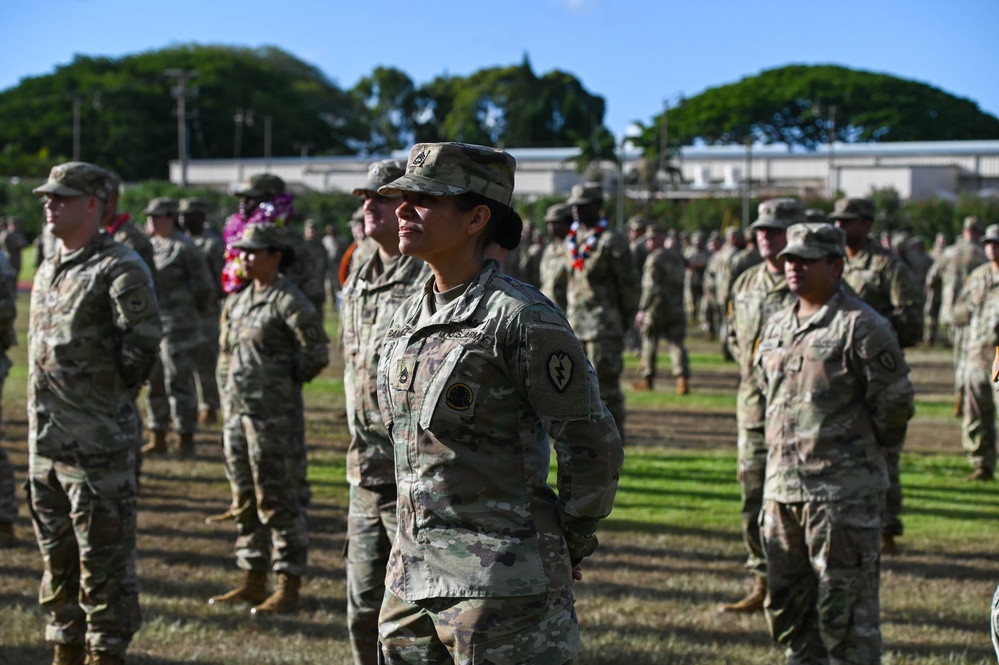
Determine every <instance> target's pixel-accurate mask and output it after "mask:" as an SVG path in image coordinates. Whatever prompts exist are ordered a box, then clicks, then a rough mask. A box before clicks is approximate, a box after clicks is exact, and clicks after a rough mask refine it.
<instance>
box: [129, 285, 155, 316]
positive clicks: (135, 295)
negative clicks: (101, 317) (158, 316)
mask: <svg viewBox="0 0 999 665" xmlns="http://www.w3.org/2000/svg"><path fill="white" fill-rule="evenodd" d="M123 305H124V307H125V311H126V312H128V313H129V314H142V313H143V312H145V311H146V310H147V309H148V308H149V294H147V293H146V292H145V291H144V290H143V289H133V290H132V291H131V292H130V293H129V294H128V295H127V296H125V299H124V303H123Z"/></svg>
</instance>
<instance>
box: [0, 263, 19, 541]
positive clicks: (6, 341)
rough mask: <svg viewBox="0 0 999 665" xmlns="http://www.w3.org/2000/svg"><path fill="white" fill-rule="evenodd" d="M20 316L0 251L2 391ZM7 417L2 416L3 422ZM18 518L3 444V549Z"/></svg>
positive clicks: (0, 527) (10, 271)
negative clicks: (15, 322)
mask: <svg viewBox="0 0 999 665" xmlns="http://www.w3.org/2000/svg"><path fill="white" fill-rule="evenodd" d="M16 317H17V273H16V272H15V271H14V267H13V266H12V265H11V264H10V261H9V260H8V259H7V256H6V255H4V254H3V253H0V395H2V394H3V384H4V380H5V379H6V378H7V373H8V372H9V371H10V368H11V367H12V366H13V363H12V362H11V360H10V358H9V357H8V356H7V349H9V348H10V347H12V346H14V345H15V344H17V333H16V332H15V331H14V319H15V318H16ZM2 424H3V419H2V418H0V425H2ZM15 519H17V497H16V495H15V493H14V467H13V466H11V463H10V459H9V458H8V457H7V452H6V451H5V450H4V449H3V446H0V550H3V549H10V548H11V547H14V545H15V544H16V543H17V539H16V538H15V536H14V520H15Z"/></svg>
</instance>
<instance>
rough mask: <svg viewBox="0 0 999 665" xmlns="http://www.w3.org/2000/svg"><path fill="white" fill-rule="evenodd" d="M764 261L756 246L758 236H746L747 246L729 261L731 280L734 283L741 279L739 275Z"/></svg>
mask: <svg viewBox="0 0 999 665" xmlns="http://www.w3.org/2000/svg"><path fill="white" fill-rule="evenodd" d="M762 261H763V257H762V256H760V248H759V247H757V246H756V236H755V235H754V234H752V233H751V234H749V235H748V236H746V246H745V247H743V248H742V249H741V250H739V251H738V252H736V253H735V254H733V255H732V258H731V260H730V261H729V279H730V280H731V281H732V282H734V281H735V280H737V279H739V275H741V274H742V273H744V272H746V271H747V270H749V269H750V268H752V267H753V266H755V265H758V264H759V263H760V262H762ZM730 283H731V282H730Z"/></svg>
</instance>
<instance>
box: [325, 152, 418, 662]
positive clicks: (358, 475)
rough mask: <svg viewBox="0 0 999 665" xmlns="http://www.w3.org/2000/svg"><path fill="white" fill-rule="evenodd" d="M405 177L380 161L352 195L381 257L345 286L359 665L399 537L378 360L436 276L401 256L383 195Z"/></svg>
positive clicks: (372, 641)
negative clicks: (391, 331)
mask: <svg viewBox="0 0 999 665" xmlns="http://www.w3.org/2000/svg"><path fill="white" fill-rule="evenodd" d="M405 173H406V165H405V163H404V162H402V161H401V160H398V159H390V160H382V161H378V162H374V163H373V164H371V166H370V167H369V168H368V180H367V182H366V183H365V185H364V186H363V187H359V188H357V189H355V190H354V192H353V193H354V196H361V197H364V232H365V235H366V236H367V237H368V238H370V239H371V240H372V241H373V242H374V243H375V244H376V247H377V251H375V252H371V253H370V255H369V256H368V257H367V258H366V259H365V260H364V261H362V262H361V263H359V264H358V265H357V266H356V267H355V268H354V269H353V270H351V272H350V275H349V276H348V278H347V283H346V284H344V285H343V291H342V293H343V309H342V310H341V312H340V329H341V330H342V331H343V359H344V373H343V381H344V393H345V395H346V399H347V425H348V427H349V428H350V443H349V444H348V446H347V482H348V483H349V484H350V506H349V509H348V511H347V549H346V554H347V556H346V558H347V630H348V634H349V637H350V647H351V650H352V651H353V654H354V663H355V664H356V665H376V663H377V662H378V611H379V609H380V608H381V605H382V598H383V597H384V595H385V567H386V565H387V564H388V559H389V552H390V551H391V549H392V541H393V540H395V533H396V527H397V522H396V485H395V462H394V458H393V455H394V453H393V448H392V439H391V438H390V437H389V433H388V430H387V429H386V427H385V423H383V422H382V418H381V412H380V411H379V406H378V394H377V393H378V361H379V360H380V358H381V348H382V341H383V340H384V339H385V333H386V332H388V328H389V324H390V323H391V322H392V316H393V315H394V314H395V312H396V310H398V309H399V305H401V304H402V302H403V301H404V300H405V299H406V298H408V297H409V296H410V295H411V294H413V293H416V292H418V291H420V290H421V289H422V288H423V286H424V285H425V284H426V282H427V279H428V278H429V277H430V269H429V268H428V267H427V265H426V264H425V263H424V262H423V261H421V260H420V259H418V258H416V257H413V256H407V255H404V254H402V253H401V252H400V251H399V219H398V218H397V217H396V214H395V211H396V208H398V207H399V204H400V203H402V199H401V198H400V197H399V196H398V195H395V196H385V195H382V194H379V193H378V188H379V187H381V186H383V185H387V184H389V183H390V182H392V181H394V180H395V179H397V178H399V177H401V176H402V175H404V174H405Z"/></svg>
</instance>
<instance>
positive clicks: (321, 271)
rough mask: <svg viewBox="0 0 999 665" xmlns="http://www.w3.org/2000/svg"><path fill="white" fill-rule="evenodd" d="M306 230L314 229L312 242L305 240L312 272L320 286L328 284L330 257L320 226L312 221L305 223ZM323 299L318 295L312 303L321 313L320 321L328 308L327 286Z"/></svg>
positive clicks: (323, 290) (322, 291) (322, 290)
mask: <svg viewBox="0 0 999 665" xmlns="http://www.w3.org/2000/svg"><path fill="white" fill-rule="evenodd" d="M305 225H306V228H307V229H308V228H310V227H311V229H312V231H313V232H314V233H315V236H314V238H313V239H312V240H309V239H308V238H306V239H305V243H306V246H307V247H308V249H309V260H310V261H311V263H312V272H313V273H314V274H315V275H317V276H318V277H319V284H320V285H321V286H322V285H325V284H326V273H327V272H329V268H330V259H329V255H328V254H327V253H326V246H325V245H323V239H322V238H320V237H319V230H318V226H317V225H316V223H315V222H314V221H312V220H311V219H309V220H306V221H305ZM321 293H322V297H321V298H320V297H319V296H318V295H317V299H316V300H313V301H312V304H313V305H314V306H315V308H316V311H317V312H319V319H320V320H322V319H323V317H324V315H323V309H324V308H325V306H326V289H325V286H324V287H323V288H322V289H321Z"/></svg>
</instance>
